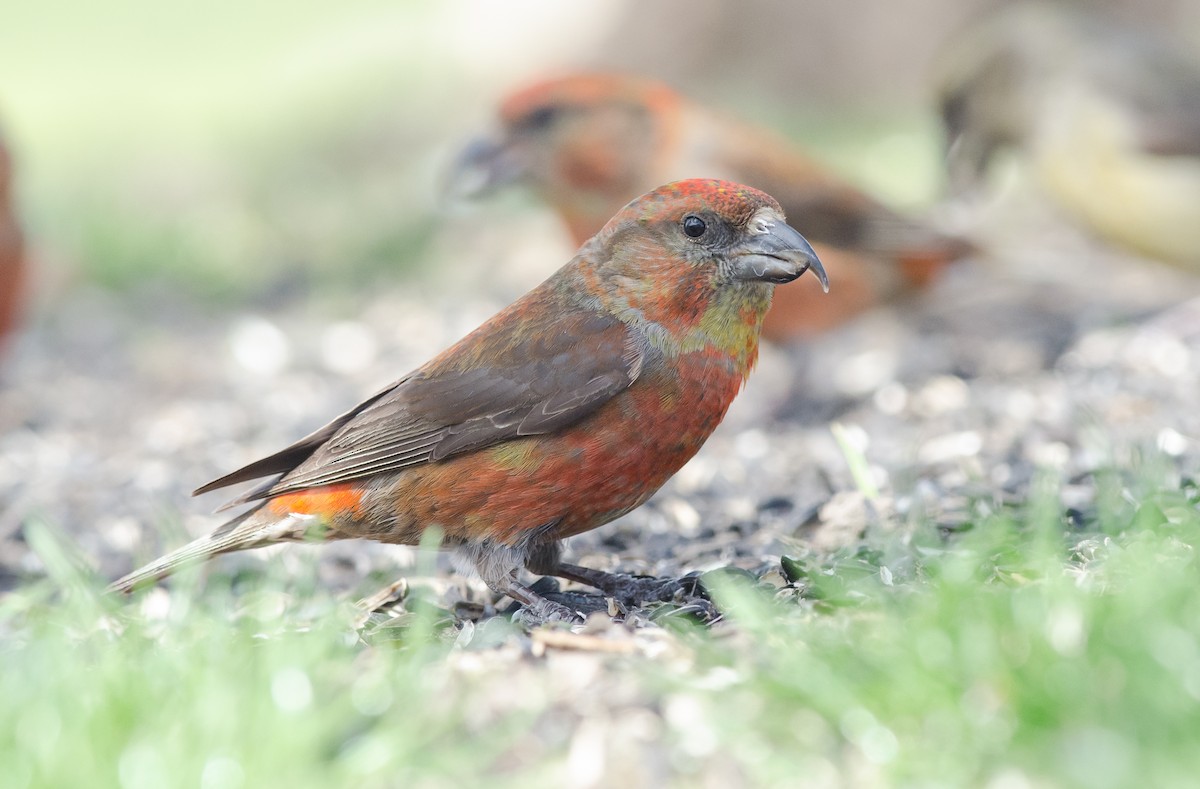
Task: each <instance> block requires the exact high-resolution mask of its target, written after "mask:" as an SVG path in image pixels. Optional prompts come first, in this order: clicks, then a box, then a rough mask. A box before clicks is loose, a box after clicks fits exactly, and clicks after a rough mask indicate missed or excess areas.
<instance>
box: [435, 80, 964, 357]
mask: <svg viewBox="0 0 1200 789" xmlns="http://www.w3.org/2000/svg"><path fill="white" fill-rule="evenodd" d="M499 120H500V125H501V131H500V133H499V136H498V138H495V139H491V138H489V139H480V140H478V141H476V142H474V143H472V144H471V145H470V146H469V147H468V148H467V150H466V151H464V153H463V155H462V158H461V160H460V162H459V165H458V167H457V168H456V171H455V174H454V176H453V177H452V184H451V191H452V192H456V193H459V194H467V195H470V194H481V193H486V192H489V191H492V190H494V189H496V188H498V187H501V186H504V185H507V184H510V183H514V182H521V183H524V184H525V185H527V186H528V187H529V188H531V189H532V190H533V191H534V192H535V193H536V194H537V195H538V196H539V197H540V198H541V199H542V200H543V201H544V202H545V203H546V204H547V205H548V206H550V207H551V208H553V209H554V210H555V211H556V212H557V213H558V214H559V215H560V216H561V217H562V219H563V220H564V222H565V223H566V224H567V226H568V228H569V229H570V231H571V233H572V235H573V236H574V237H575V240H576V241H577V242H578V241H582V240H583V239H585V238H587V237H588V236H590V235H592V234H593V233H595V232H596V231H597V230H598V229H599V228H600V227H601V226H602V225H603V224H604V222H605V221H606V220H607V219H608V217H609V216H611V215H612V213H613V212H614V211H615V210H616V209H617V208H619V207H620V206H621V205H623V204H624V203H625V202H626V201H628V200H629V199H631V198H632V197H634V196H635V195H638V194H641V193H642V192H644V191H646V190H647V189H650V188H652V187H653V186H654V185H655V184H660V183H663V182H666V181H670V180H673V179H675V178H693V177H697V176H703V177H716V178H730V179H732V180H735V181H738V182H741V183H745V184H749V185H750V186H753V187H755V188H758V189H761V190H763V191H764V192H767V193H768V194H770V195H772V196H774V197H776V198H777V199H778V200H779V202H780V204H781V205H782V206H783V208H784V210H785V211H786V212H787V215H788V216H789V217H791V218H792V220H793V221H794V222H802V223H803V224H802V227H801V229H802V230H803V232H804V234H805V236H806V237H808V238H809V239H810V240H811V241H812V243H813V245H814V247H815V248H816V250H817V252H818V254H819V255H820V256H821V258H822V259H823V260H824V261H825V263H826V265H827V266H828V267H829V269H830V271H832V272H833V278H834V284H835V286H836V287H835V288H834V289H833V292H832V294H831V295H830V296H829V297H828V298H825V297H821V296H820V294H819V293H818V291H817V289H816V285H815V283H813V282H811V281H807V282H805V281H801V282H797V283H796V284H795V285H791V286H789V287H786V288H781V289H779V290H778V292H776V294H775V306H774V307H773V308H772V309H771V312H770V313H769V314H768V316H767V320H766V324H765V325H764V327H763V336H765V337H766V338H767V339H769V340H772V341H779V342H783V341H788V340H790V339H793V338H795V337H804V336H812V335H814V334H817V333H819V332H821V331H823V330H825V329H827V328H829V327H831V326H833V325H836V324H838V323H840V322H842V321H845V320H847V319H848V318H850V317H852V316H854V315H856V314H858V313H861V312H863V311H864V310H867V309H869V308H870V307H872V306H873V305H875V304H878V303H880V302H885V301H890V300H893V299H895V298H898V297H902V296H904V295H906V294H908V293H910V292H912V291H913V290H915V289H918V288H921V287H923V286H925V285H927V284H929V283H930V282H932V281H933V280H934V279H935V278H936V277H937V276H938V274H939V273H940V272H941V271H942V269H943V268H944V267H945V266H946V265H947V264H949V263H950V262H952V261H953V260H955V259H957V258H958V257H961V256H962V255H964V254H966V253H967V252H968V251H969V249H970V247H969V245H968V244H966V243H965V242H963V241H961V240H956V239H951V238H948V237H946V236H944V235H942V234H940V233H938V232H936V231H934V230H933V229H931V228H929V227H927V226H925V225H923V224H922V223H920V222H917V221H916V220H913V219H910V218H907V217H905V216H902V215H900V214H898V213H897V212H895V211H893V210H891V209H889V208H888V207H887V206H885V205H883V204H882V203H880V202H879V201H877V200H875V199H874V198H872V197H870V196H869V195H867V194H866V193H864V192H863V191H861V190H859V189H857V188H855V187H853V186H851V185H850V184H848V183H846V182H845V181H844V180H843V179H842V178H840V177H838V176H837V175H835V174H833V173H832V172H830V171H829V170H828V169H826V168H825V167H822V166H821V165H820V164H818V163H817V162H815V161H813V160H812V159H811V158H809V157H807V156H805V155H804V154H803V153H801V152H799V151H798V150H796V148H795V147H794V146H792V145H790V144H789V143H788V142H787V141H785V140H783V139H780V138H778V137H775V136H774V135H771V134H769V133H767V132H765V131H763V130H760V129H757V128H754V127H751V126H748V125H746V124H743V123H740V122H738V121H736V120H734V119H731V118H726V117H723V116H720V115H718V114H716V113H714V112H711V111H709V110H708V109H706V108H704V107H701V106H699V105H698V104H696V103H693V102H690V101H688V100H687V99H685V98H683V97H682V96H680V95H679V94H677V93H676V92H675V91H673V90H671V89H670V88H669V87H667V86H665V85H662V84H659V83H657V82H653V81H649V80H643V79H637V78H633V77H626V76H616V75H610V74H584V75H576V76H569V77H565V78H561V79H555V80H551V81H548V82H543V83H539V84H536V85H533V86H532V87H528V88H526V89H524V90H521V91H519V92H517V93H515V94H513V95H512V96H510V97H509V98H508V99H506V100H505V101H504V102H503V104H502V105H501V107H500V111H499Z"/></svg>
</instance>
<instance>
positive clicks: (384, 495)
mask: <svg viewBox="0 0 1200 789" xmlns="http://www.w3.org/2000/svg"><path fill="white" fill-rule="evenodd" d="M809 268H812V269H813V271H814V272H815V274H816V275H817V278H818V279H819V280H820V282H821V284H822V285H825V284H826V280H825V273H824V271H823V270H822V268H821V264H820V262H819V261H818V260H817V257H816V255H815V254H814V253H813V251H812V248H811V247H810V246H809V245H808V242H807V241H805V240H804V238H803V237H802V236H801V235H800V234H799V233H797V232H796V231H795V230H793V229H792V228H791V227H790V226H788V225H787V224H785V222H784V218H783V212H782V209H780V207H779V204H778V203H776V202H775V201H774V200H773V199H772V198H771V197H769V196H767V195H765V194H763V193H762V192H759V191H757V190H755V189H751V188H749V187H745V186H741V185H739V184H734V183H729V182H724V181H712V180H691V181H683V182H679V183H674V184H669V185H667V186H663V187H660V188H659V189H657V190H655V191H654V192H651V193H649V194H647V195H644V196H642V197H641V198H640V199H638V200H637V201H635V202H633V203H631V204H629V205H628V206H627V207H626V208H625V209H623V210H622V211H621V212H620V213H618V214H617V215H616V216H615V217H614V218H613V219H612V221H610V222H609V223H608V224H607V225H605V227H604V228H603V229H602V230H601V231H600V232H599V234H597V235H596V236H595V237H594V238H593V239H592V240H590V241H588V242H587V243H586V244H584V246H583V248H582V249H580V251H579V254H578V255H577V256H576V257H575V258H574V259H573V260H572V261H571V262H570V263H568V264H567V265H566V266H564V267H563V268H562V269H561V270H559V271H558V273H556V274H554V275H553V276H552V277H550V278H549V279H548V280H546V281H545V282H544V283H543V284H542V285H540V286H539V287H537V288H535V289H534V290H532V291H530V292H529V293H528V294H526V295H525V296H524V297H523V298H521V299H519V300H518V301H516V302H515V303H514V304H512V305H511V306H509V307H508V308H507V309H505V310H503V311H502V312H500V313H499V314H498V315H496V316H495V317H493V318H492V319H491V320H489V321H487V322H486V323H484V324H483V325H482V326H481V327H479V328H478V329H476V330H475V331H474V332H472V333H471V334H469V335H468V336H467V337H466V338H464V339H463V340H461V341H460V342H459V343H457V344H456V345H454V346H453V347H451V348H450V349H449V350H447V351H445V352H443V353H442V354H440V355H439V356H437V357H436V358H434V359H433V360H432V361H430V362H429V363H428V364H426V365H425V366H423V367H421V368H420V369H419V370H416V371H415V372H413V373H411V374H409V375H407V376H405V377H404V378H402V379H400V380H399V381H397V382H396V383H395V384H393V385H391V386H389V387H387V388H386V389H384V390H383V391H381V392H379V393H378V394H376V395H374V396H373V397H371V398H369V399H368V400H366V401H365V402H363V403H362V404H360V405H358V406H356V407H355V408H353V409H352V410H350V411H348V412H347V413H345V414H343V415H342V416H340V417H338V418H337V419H335V420H334V421H333V422H331V423H329V424H328V425H326V426H325V427H323V428H321V429H320V430H318V431H316V432H315V433H313V434H312V435H310V436H308V437H307V438H304V439H301V440H300V441H299V442H297V443H295V444H293V445H292V446H290V447H288V448H286V449H284V450H282V451H281V452H278V453H276V454H274V455H272V456H270V457H268V458H265V459H263V460H260V461H258V462H256V463H251V464H250V465H248V466H246V467H245V468H242V469H240V470H238V471H235V472H233V473H232V474H229V475H227V476H224V477H222V478H220V479H218V480H216V481H215V482H210V483H209V484H207V485H204V486H203V487H201V488H200V489H199V490H198V491H197V493H204V492H207V491H210V490H215V489H217V488H222V487H225V486H227V485H232V484H235V483H238V482H245V481H248V480H253V479H258V478H260V477H268V476H269V477H271V479H269V480H268V481H266V482H264V483H262V484H260V485H258V486H257V487H255V488H253V489H252V490H251V491H250V492H248V493H246V494H243V495H242V496H240V497H238V498H237V499H235V500H234V501H233V504H241V503H246V502H253V503H255V506H254V508H253V509H252V510H250V511H249V512H248V513H245V514H243V515H242V516H240V517H238V518H235V519H234V520H233V521H231V522H229V523H227V524H226V525H224V526H222V527H221V528H219V529H217V530H216V531H215V532H213V533H212V534H211V535H209V536H207V537H201V538H200V539H198V540H196V541H194V542H192V543H190V544H188V545H186V546H184V547H183V548H180V549H179V550H177V551H175V552H174V553H171V554H169V555H167V556H165V557H163V558H161V559H159V560H157V561H155V562H152V563H151V564H149V565H147V566H146V567H143V568H141V569H140V570H137V571H136V572H134V573H132V574H130V575H128V576H126V577H124V578H122V579H121V580H119V581H117V582H116V583H114V584H113V587H112V588H113V589H115V590H121V591H128V590H130V589H132V588H133V587H135V586H137V585H139V584H141V583H144V582H147V581H151V580H154V579H157V578H161V577H162V576H164V575H166V574H168V573H170V572H171V571H173V570H174V569H175V568H176V567H178V566H179V565H181V564H184V563H187V562H193V561H196V560H198V559H202V558H205V557H208V556H212V555H214V554H218V553H225V552H227V551H237V550H242V549H245V548H254V547H258V546H262V545H268V544H271V543H276V542H286V541H297V540H306V539H325V540H333V539H344V538H354V537H361V538H368V539H374V540H380V541H382V542H390V543H400V544H404V545H415V544H417V543H418V542H420V540H421V536H422V534H423V533H424V530H425V529H427V528H430V527H437V528H438V529H440V531H441V534H442V539H443V541H444V544H445V545H447V546H450V547H454V548H457V549H458V550H459V551H460V552H462V553H463V554H465V555H466V556H467V557H469V558H470V560H471V561H472V562H473V564H474V566H475V567H476V569H477V570H478V572H479V575H480V577H481V578H482V579H483V580H484V581H485V582H486V583H487V585H488V586H489V587H491V588H492V589H493V590H495V591H496V592H499V593H504V594H507V595H509V596H510V597H512V598H514V599H515V600H518V601H520V602H521V603H524V604H525V605H526V606H527V607H528V608H529V610H530V611H531V612H532V614H533V616H534V617H536V618H539V619H544V618H552V619H571V618H573V617H574V615H573V613H572V612H570V611H569V610H567V609H565V608H564V607H563V606H561V605H559V604H556V603H554V602H552V601H550V600H546V599H545V598H542V597H540V596H539V595H537V594H536V593H534V592H533V591H532V590H531V589H530V588H529V587H528V586H526V585H524V584H522V583H521V582H520V581H519V580H518V577H517V573H518V572H519V571H520V570H521V569H522V568H526V567H527V568H529V569H530V570H532V571H534V572H537V573H543V574H554V575H558V576H561V577H565V578H570V579H573V580H576V581H580V582H582V583H586V584H589V585H592V586H595V587H597V588H599V589H602V590H604V591H605V592H607V593H608V594H611V595H619V596H640V595H642V594H644V593H645V590H644V589H642V588H641V587H640V586H639V585H637V584H636V583H634V582H633V580H632V579H628V578H622V577H620V576H613V575H609V574H607V573H602V572H599V571H596V570H590V569H588V568H586V567H579V566H577V565H571V564H565V563H563V562H561V561H559V553H560V549H559V543H560V540H562V539H563V538H565V537H570V536H571V535H574V534H578V533H580V532H583V531H587V530H589V529H594V528H596V527H597V526H600V525H602V524H604V523H607V522H609V521H611V520H613V519H615V518H618V517H620V516H621V515H623V514H625V513H627V512H629V511H630V510H632V509H634V508H635V507H637V506H639V505H641V504H642V503H643V502H644V501H646V499H648V498H649V497H650V495H651V494H652V493H654V491H656V490H657V489H658V488H659V487H660V486H661V485H662V484H663V483H664V482H666V481H667V479H669V478H670V477H671V475H673V474H674V473H675V472H676V471H678V470H679V468H680V467H681V466H682V465H683V464H684V463H685V462H687V460H688V459H689V458H691V457H692V455H694V454H695V453H696V451H697V450H698V449H699V448H700V445H701V444H703V443H704V441H705V440H706V439H707V438H708V436H709V434H710V433H712V431H713V430H714V429H715V428H716V426H717V424H718V423H720V421H721V419H722V418H723V417H724V415H725V411H726V409H728V408H729V404H730V403H731V402H732V400H733V397H734V395H735V394H737V392H738V390H739V389H740V388H741V386H742V384H743V383H744V382H745V379H746V376H747V375H748V374H749V373H750V369H751V367H753V365H754V362H755V359H756V358H757V354H758V337H759V332H760V330H761V327H762V321H763V317H764V316H765V315H766V312H767V308H768V307H769V306H770V304H771V295H772V291H773V290H774V289H775V285H777V284H781V283H785V282H791V281H792V280H794V279H796V278H797V277H799V276H800V275H801V274H802V273H804V272H805V271H806V270H808V269H809Z"/></svg>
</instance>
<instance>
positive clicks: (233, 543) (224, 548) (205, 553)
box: [108, 507, 305, 592]
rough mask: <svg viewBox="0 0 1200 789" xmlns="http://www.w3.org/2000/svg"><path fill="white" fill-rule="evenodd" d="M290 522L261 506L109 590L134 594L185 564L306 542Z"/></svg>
mask: <svg viewBox="0 0 1200 789" xmlns="http://www.w3.org/2000/svg"><path fill="white" fill-rule="evenodd" d="M264 516H265V517H264ZM291 520H292V519H290V518H283V519H279V518H277V517H274V516H267V515H265V513H263V510H262V508H261V507H258V508H256V509H252V510H250V511H249V512H244V513H242V514H241V515H239V516H237V517H236V518H234V519H233V520H231V521H229V522H227V523H225V524H224V525H222V526H221V527H220V528H218V529H217V530H216V531H214V532H213V533H212V534H208V535H205V536H204V537H199V538H197V539H195V540H192V541H191V542H189V543H188V544H187V545H184V546H183V547H182V548H177V549H176V550H174V551H171V552H170V553H168V554H167V555H166V556H162V557H160V558H158V559H155V560H154V561H152V562H150V563H149V564H147V565H146V566H144V567H140V568H138V569H137V570H134V571H133V572H131V573H130V574H129V575H126V576H125V577H123V578H119V579H117V580H116V581H113V582H112V583H111V584H109V586H108V591H109V592H131V591H133V590H134V589H136V588H138V587H139V586H143V585H145V584H148V583H153V582H155V581H159V580H162V579H163V578H166V577H167V576H168V575H170V574H171V573H173V572H175V571H176V570H178V569H179V568H180V567H183V566H184V565H188V564H194V563H196V562H199V561H203V560H204V559H208V558H209V557H211V556H216V555H217V554H221V553H231V552H233V551H244V550H247V549H249V548H259V547H262V546H264V545H271V544H272V543H277V542H284V541H292V540H297V539H303V538H304V533H305V530H304V528H303V527H302V526H301V527H300V528H297V526H298V525H299V524H294V523H289V521H291Z"/></svg>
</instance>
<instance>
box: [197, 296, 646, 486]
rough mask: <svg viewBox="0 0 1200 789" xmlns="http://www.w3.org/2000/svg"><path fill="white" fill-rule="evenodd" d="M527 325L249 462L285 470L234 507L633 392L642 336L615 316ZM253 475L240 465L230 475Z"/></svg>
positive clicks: (533, 425) (496, 335) (559, 424)
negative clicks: (237, 470)
mask: <svg viewBox="0 0 1200 789" xmlns="http://www.w3.org/2000/svg"><path fill="white" fill-rule="evenodd" d="M519 322H520V321H519V319H518V320H510V321H505V320H500V321H498V322H497V323H496V324H494V325H493V326H490V327H485V329H484V330H481V331H478V332H476V333H475V334H474V335H472V336H470V337H468V338H467V339H466V340H463V341H462V342H460V343H459V344H458V345H456V346H454V347H453V348H451V349H450V350H449V351H447V352H446V353H444V354H442V355H441V356H440V357H438V358H437V359H435V360H434V361H433V362H431V363H430V364H428V365H426V366H425V367H423V368H421V369H420V370H418V371H416V372H415V373H413V374H411V375H409V376H408V377H406V378H404V379H402V380H401V381H399V382H398V383H397V384H396V385H394V386H393V387H391V388H389V389H387V390H384V392H382V393H380V394H379V395H376V396H375V397H374V398H372V399H371V400H369V401H367V402H365V403H363V404H362V405H360V406H359V407H357V408H355V409H353V410H352V411H350V412H348V413H347V414H345V415H343V416H342V417H339V419H338V420H335V421H334V422H332V423H330V424H329V425H327V426H326V427H325V428H322V429H321V430H319V431H317V432H316V433H314V434H313V435H312V436H310V437H309V439H306V440H305V441H302V442H299V443H298V444H296V445H293V446H292V447H289V448H288V449H285V450H283V451H282V452H280V453H277V454H276V455H273V456H271V458H266V459H264V460H262V461H259V462H258V463H255V464H251V465H250V466H247V467H246V469H245V470H243V471H246V472H249V471H251V470H265V471H264V473H282V474H283V476H282V477H281V478H280V479H278V480H277V481H275V480H272V481H270V482H267V483H265V484H263V485H260V486H258V487H257V488H255V489H253V490H251V491H249V492H248V493H246V494H244V495H243V496H240V497H238V498H237V499H235V500H234V501H233V502H231V504H237V503H243V502H246V501H253V500H257V499H264V498H270V497H272V496H278V495H281V494H283V493H289V492H293V491H298V490H304V489H307V488H313V487H319V486H322V485H331V484H336V483H339V482H348V481H351V480H356V479H362V478H364V477H369V476H373V475H376V474H384V473H390V472H395V471H399V470H401V469H404V468H407V467H410V466H414V465H418V464H421V463H428V462H436V461H439V460H442V459H444V458H447V457H450V456H453V455H456V454H461V453H463V452H469V451H472V450H476V449H480V448H483V447H487V446H492V445H494V444H497V443H500V442H502V441H505V440H508V439H511V438H516V437H518V436H529V435H538V434H545V433H551V432H554V431H556V430H559V429H562V428H564V427H566V426H569V425H571V424H573V423H575V422H576V421H578V420H580V419H582V418H584V417H585V416H587V415H588V414H590V413H592V412H593V411H595V410H596V409H597V408H599V407H600V406H601V405H602V404H603V403H605V402H607V401H608V400H609V399H610V398H612V397H613V396H614V395H616V394H617V393H619V392H621V391H622V390H624V389H626V388H627V387H628V386H629V385H630V384H631V383H633V381H634V380H636V378H637V375H638V373H639V371H640V369H641V360H642V348H641V346H640V343H639V341H638V340H637V338H636V337H635V336H634V335H632V334H631V333H630V331H629V329H628V327H626V326H625V325H624V324H622V323H621V322H620V321H618V320H616V319H615V318H612V317H609V316H606V315H601V314H598V313H593V312H584V311H579V312H576V313H574V314H571V315H568V316H565V317H564V316H557V317H556V318H554V319H552V320H549V319H548V320H547V321H545V322H544V325H533V326H530V325H528V321H525V324H526V325H523V326H522V329H523V331H521V332H520V333H519V334H518V333H516V332H514V331H512V330H511V329H512V328H513V327H512V325H511V324H512V323H519ZM523 338H528V339H523ZM485 359H486V360H487V363H482V362H481V360H485ZM292 460H295V461H296V462H295V463H294V465H292V466H291V467H289V468H281V466H282V465H284V463H285V461H292ZM249 478H250V477H248V476H246V475H245V474H244V473H243V472H242V471H239V472H234V473H233V474H231V475H229V476H228V477H224V478H222V480H230V481H231V482H232V481H241V480H243V479H249ZM222 480H218V481H217V483H220V482H222ZM217 483H210V484H209V485H207V486H205V487H204V488H202V489H201V490H211V489H212V488H213V487H214V486H217Z"/></svg>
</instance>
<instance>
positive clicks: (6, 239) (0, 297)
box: [0, 138, 25, 343]
mask: <svg viewBox="0 0 1200 789" xmlns="http://www.w3.org/2000/svg"><path fill="white" fill-rule="evenodd" d="M12 171H13V165H12V156H11V155H10V154H9V152H8V148H6V147H5V145H4V139H3V138H0V343H2V342H3V340H4V338H5V337H6V336H7V335H8V333H9V332H10V331H12V330H13V328H14V327H15V326H16V322H17V318H18V314H19V312H20V308H21V301H22V298H21V297H22V294H23V293H24V285H25V248H24V243H23V240H22V238H21V227H20V225H18V224H17V216H16V209H15V207H14V206H13V194H12V174H13V172H12Z"/></svg>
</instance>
